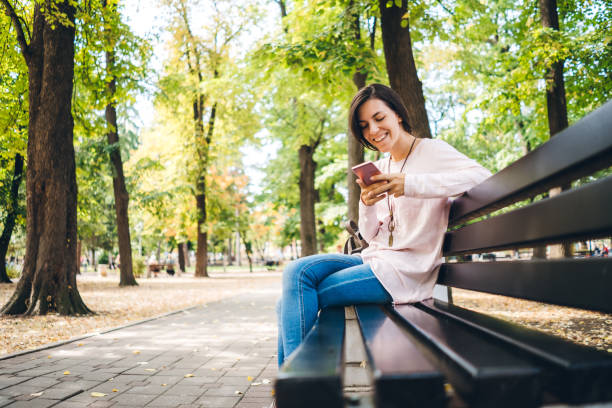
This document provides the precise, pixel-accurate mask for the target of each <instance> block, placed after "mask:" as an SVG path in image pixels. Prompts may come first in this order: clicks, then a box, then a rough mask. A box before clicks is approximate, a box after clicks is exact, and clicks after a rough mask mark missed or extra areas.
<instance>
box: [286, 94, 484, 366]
mask: <svg viewBox="0 0 612 408" xmlns="http://www.w3.org/2000/svg"><path fill="white" fill-rule="evenodd" d="M349 126H350V129H351V133H352V134H353V136H354V137H356V138H357V139H358V140H359V142H360V143H362V144H363V145H364V146H366V147H368V148H370V149H373V150H378V151H380V152H382V153H388V154H389V155H388V157H385V158H383V159H380V160H378V161H377V162H376V163H375V164H376V166H377V167H378V168H379V169H380V171H381V173H382V174H379V175H377V176H374V177H373V178H372V180H375V181H376V182H375V183H373V184H370V185H369V186H365V185H364V184H363V183H362V182H361V181H359V180H358V181H357V183H358V184H359V186H360V187H361V202H360V203H359V231H360V232H361V234H362V235H363V237H364V238H365V239H366V240H367V241H368V242H369V244H370V245H369V247H368V248H366V249H365V250H364V251H363V252H362V253H361V254H360V255H343V254H320V255H312V256H308V257H304V258H301V259H298V260H296V261H293V262H291V263H290V264H289V265H287V267H286V268H285V270H284V272H283V288H282V298H281V300H280V301H279V303H278V306H277V313H278V323H279V331H278V332H279V336H278V363H279V366H280V365H281V364H282V363H283V361H284V360H285V359H286V358H287V357H288V356H289V355H290V354H291V353H292V352H293V351H294V350H295V349H296V348H297V347H298V346H299V344H300V343H301V342H302V340H303V339H304V337H305V336H306V334H307V333H308V331H309V330H310V329H311V328H312V326H313V325H314V322H315V320H316V318H317V314H318V312H319V310H320V309H322V308H325V307H328V306H345V305H352V304H359V303H391V302H393V303H396V304H400V303H411V302H418V301H421V300H424V299H427V298H430V297H431V296H432V292H433V287H434V284H435V281H436V278H437V271H438V266H439V265H440V263H441V262H442V257H441V248H442V239H443V236H444V232H445V231H446V228H447V224H448V211H449V208H450V202H451V197H455V196H458V195H461V194H462V193H463V192H465V191H467V190H469V189H470V188H471V187H473V186H474V185H476V184H478V183H480V182H481V181H483V180H484V179H486V178H487V177H489V176H490V175H491V173H490V172H489V171H488V170H486V169H485V168H483V167H482V166H480V165H479V164H478V163H477V162H475V161H474V160H471V159H469V158H468V157H466V156H465V155H463V154H461V153H459V152H458V151H456V150H455V149H454V148H452V147H451V146H450V145H448V144H447V143H445V142H443V141H441V140H434V139H417V138H416V137H414V136H413V135H412V134H411V128H410V124H409V121H408V112H407V111H406V108H405V107H404V105H403V104H402V102H401V99H400V97H399V95H397V94H396V93H395V92H394V91H393V90H392V89H391V88H389V87H386V86H384V85H380V84H373V85H369V86H367V87H365V88H363V89H362V90H360V91H359V92H358V93H357V95H355V97H354V98H353V101H352V103H351V108H350V113H349Z"/></svg>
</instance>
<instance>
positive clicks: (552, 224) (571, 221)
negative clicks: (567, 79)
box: [444, 138, 612, 256]
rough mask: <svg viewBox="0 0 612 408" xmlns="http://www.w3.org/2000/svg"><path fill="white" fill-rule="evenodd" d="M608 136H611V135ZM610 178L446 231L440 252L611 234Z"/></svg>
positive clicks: (474, 249) (475, 249) (476, 250)
mask: <svg viewBox="0 0 612 408" xmlns="http://www.w3.org/2000/svg"><path fill="white" fill-rule="evenodd" d="M611 139H612V138H611ZM610 203H612V177H607V178H605V179H603V180H598V181H596V182H593V183H590V184H588V185H586V186H583V187H580V188H577V189H574V190H570V191H566V192H563V193H561V194H559V195H557V196H555V197H552V198H549V199H545V200H542V201H538V202H536V203H533V204H531V205H529V206H526V207H522V208H519V209H517V210H514V211H512V212H509V213H506V214H502V215H499V216H496V217H493V218H490V219H487V220H484V221H480V222H477V223H475V224H470V225H467V226H465V227H463V228H461V229H458V230H455V231H450V232H447V233H446V237H445V240H444V255H445V256H448V255H454V254H461V253H469V252H487V251H490V250H501V249H508V248H519V247H526V246H533V245H534V244H540V243H557V242H562V241H564V240H568V239H572V240H578V239H583V238H596V237H603V236H610V235H611V234H612V211H610Z"/></svg>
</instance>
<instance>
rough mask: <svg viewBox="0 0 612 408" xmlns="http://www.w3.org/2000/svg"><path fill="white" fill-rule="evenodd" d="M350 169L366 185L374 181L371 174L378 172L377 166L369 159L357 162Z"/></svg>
mask: <svg viewBox="0 0 612 408" xmlns="http://www.w3.org/2000/svg"><path fill="white" fill-rule="evenodd" d="M352 170H353V173H355V174H356V175H357V177H359V178H360V179H361V181H363V184H365V185H366V186H369V185H370V184H372V183H373V182H374V181H372V180H371V177H372V176H374V175H376V174H380V170H379V169H378V167H376V165H375V164H374V163H372V162H371V161H367V162H365V163H361V164H358V165H357V166H355V167H353V168H352Z"/></svg>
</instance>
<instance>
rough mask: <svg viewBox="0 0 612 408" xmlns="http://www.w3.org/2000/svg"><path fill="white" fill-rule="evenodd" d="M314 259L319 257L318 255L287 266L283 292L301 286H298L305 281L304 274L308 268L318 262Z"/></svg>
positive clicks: (300, 259)
mask: <svg viewBox="0 0 612 408" xmlns="http://www.w3.org/2000/svg"><path fill="white" fill-rule="evenodd" d="M314 257H317V255H311V256H305V257H303V258H298V259H296V260H294V261H291V262H289V263H288V264H287V266H285V269H284V270H283V290H291V289H295V288H296V287H297V286H299V285H298V284H299V282H301V281H302V280H303V279H304V273H305V272H306V271H307V269H308V266H309V265H311V264H312V263H313V262H315V261H316V260H315V259H313V258H314Z"/></svg>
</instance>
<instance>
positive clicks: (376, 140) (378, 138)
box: [372, 132, 389, 143]
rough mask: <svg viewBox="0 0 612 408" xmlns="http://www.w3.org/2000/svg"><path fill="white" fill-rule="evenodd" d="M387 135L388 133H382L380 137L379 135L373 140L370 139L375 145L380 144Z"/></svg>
mask: <svg viewBox="0 0 612 408" xmlns="http://www.w3.org/2000/svg"><path fill="white" fill-rule="evenodd" d="M388 135H389V132H385V133H383V134H382V135H380V136H378V137H375V138H374V139H372V140H374V141H375V142H376V143H380V142H382V141H383V140H384V139H385V138H386V137H387V136H388Z"/></svg>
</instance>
